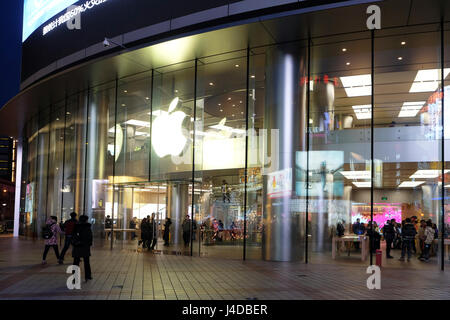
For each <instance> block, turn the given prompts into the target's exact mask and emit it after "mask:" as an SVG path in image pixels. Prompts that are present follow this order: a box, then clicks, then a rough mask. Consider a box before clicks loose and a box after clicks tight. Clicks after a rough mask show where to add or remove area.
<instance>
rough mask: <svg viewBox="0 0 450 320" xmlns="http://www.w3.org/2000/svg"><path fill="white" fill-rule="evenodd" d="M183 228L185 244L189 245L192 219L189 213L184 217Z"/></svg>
mask: <svg viewBox="0 0 450 320" xmlns="http://www.w3.org/2000/svg"><path fill="white" fill-rule="evenodd" d="M181 228H182V229H183V241H184V246H185V247H188V246H189V242H190V240H191V219H189V215H186V217H185V218H184V220H183V224H182V225H181Z"/></svg>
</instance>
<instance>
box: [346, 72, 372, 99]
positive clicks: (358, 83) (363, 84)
mask: <svg viewBox="0 0 450 320" xmlns="http://www.w3.org/2000/svg"><path fill="white" fill-rule="evenodd" d="M340 79H341V82H342V86H343V87H344V90H345V93H346V94H347V96H348V97H362V96H370V95H371V94H372V78H371V75H370V74H361V75H357V76H348V77H340Z"/></svg>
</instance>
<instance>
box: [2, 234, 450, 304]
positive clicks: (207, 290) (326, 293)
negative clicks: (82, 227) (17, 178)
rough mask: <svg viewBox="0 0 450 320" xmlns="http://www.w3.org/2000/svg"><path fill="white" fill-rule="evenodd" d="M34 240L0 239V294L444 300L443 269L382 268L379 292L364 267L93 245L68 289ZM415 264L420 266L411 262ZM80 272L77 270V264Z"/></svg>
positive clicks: (447, 290) (449, 290)
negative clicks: (85, 276)
mask: <svg viewBox="0 0 450 320" xmlns="http://www.w3.org/2000/svg"><path fill="white" fill-rule="evenodd" d="M42 250H43V244H42V242H41V241H40V240H39V241H34V242H33V241H31V240H21V239H13V238H0V299H1V300H5V299H52V300H53V299H54V300H61V299H62V300H74V299H75V300H104V299H108V300H116V299H117V300H142V299H144V300H223V299H226V300H234V299H258V300H266V299H267V300H297V299H344V300H348V299H351V300H354V299H376V300H384V299H389V300H391V299H408V300H410V299H419V300H423V299H450V270H448V271H447V272H441V271H439V270H438V268H437V266H436V268H434V267H427V268H419V267H418V268H412V267H405V268H399V267H396V268H389V267H386V268H385V267H383V268H382V280H381V290H369V289H367V286H366V281H367V278H368V277H369V275H368V274H366V267H367V266H364V265H358V264H355V265H352V264H348V263H347V264H343V263H339V262H334V263H329V262H326V261H324V262H322V263H319V262H318V263H311V264H308V265H306V264H304V263H284V262H265V261H240V260H227V259H219V258H211V257H189V256H184V255H174V254H161V253H159V254H153V253H150V252H137V251H136V250H135V249H132V248H129V247H122V248H116V249H114V250H110V249H108V248H107V246H104V247H96V248H94V249H93V256H92V258H91V264H92V270H93V278H94V279H93V280H92V281H90V282H88V283H84V282H82V288H81V290H68V289H67V287H66V281H67V277H68V276H69V275H68V274H66V269H67V267H68V265H69V264H70V262H71V258H70V251H69V253H68V254H67V256H66V263H65V265H58V264H57V262H56V258H55V256H54V253H53V252H52V251H50V252H49V257H48V258H47V261H48V264H47V265H41V259H42V256H41V255H42ZM418 265H419V266H420V264H418ZM82 271H83V270H82Z"/></svg>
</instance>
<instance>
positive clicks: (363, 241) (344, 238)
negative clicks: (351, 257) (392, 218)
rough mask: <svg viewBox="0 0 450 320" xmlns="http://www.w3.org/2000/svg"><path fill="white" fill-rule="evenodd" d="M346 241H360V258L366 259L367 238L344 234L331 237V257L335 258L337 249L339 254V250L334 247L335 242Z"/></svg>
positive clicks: (342, 242) (343, 242)
mask: <svg viewBox="0 0 450 320" xmlns="http://www.w3.org/2000/svg"><path fill="white" fill-rule="evenodd" d="M346 242H348V243H355V242H359V243H360V247H361V260H362V261H365V260H366V259H367V254H368V251H369V248H368V245H369V238H368V237H367V236H364V235H361V236H357V235H345V236H342V237H336V236H335V237H333V240H332V246H333V248H332V250H331V257H332V258H333V259H336V251H338V254H339V250H337V249H336V246H337V244H344V245H345V243H346Z"/></svg>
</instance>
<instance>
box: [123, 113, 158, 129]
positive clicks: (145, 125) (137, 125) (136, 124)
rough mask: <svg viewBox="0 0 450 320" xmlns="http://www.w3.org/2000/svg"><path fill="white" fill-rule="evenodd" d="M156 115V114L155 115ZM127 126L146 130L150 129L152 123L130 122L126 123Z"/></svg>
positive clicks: (132, 120)
mask: <svg viewBox="0 0 450 320" xmlns="http://www.w3.org/2000/svg"><path fill="white" fill-rule="evenodd" d="M153 114H154V113H153ZM125 124H128V125H130V126H136V127H146V128H150V122H147V121H141V120H134V119H131V120H128V121H127V122H125Z"/></svg>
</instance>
